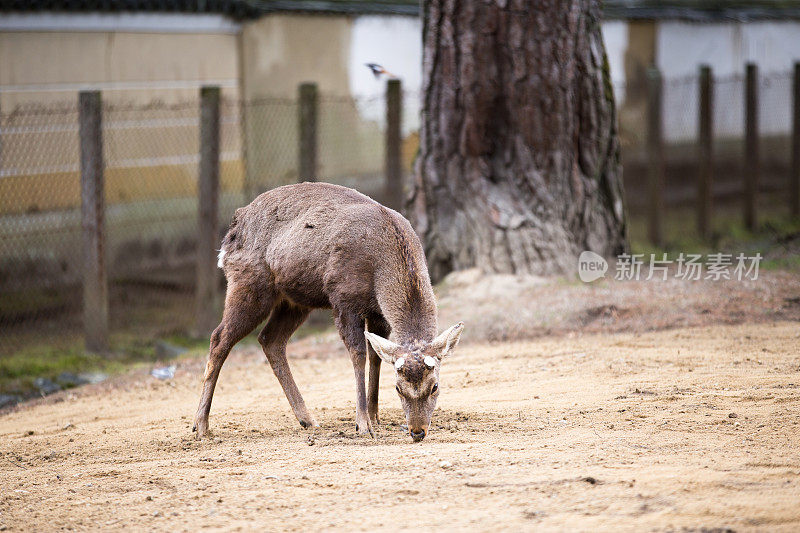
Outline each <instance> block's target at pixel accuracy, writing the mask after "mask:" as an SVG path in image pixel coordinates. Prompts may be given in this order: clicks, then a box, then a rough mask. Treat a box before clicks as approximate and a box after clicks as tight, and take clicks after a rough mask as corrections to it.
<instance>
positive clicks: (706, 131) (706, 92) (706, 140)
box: [697, 65, 714, 240]
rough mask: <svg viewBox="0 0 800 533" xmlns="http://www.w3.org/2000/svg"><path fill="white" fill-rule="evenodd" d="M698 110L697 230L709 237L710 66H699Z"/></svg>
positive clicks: (711, 174) (711, 176)
mask: <svg viewBox="0 0 800 533" xmlns="http://www.w3.org/2000/svg"><path fill="white" fill-rule="evenodd" d="M699 111H700V112H699V113H698V116H699V120H700V122H699V124H698V137H699V139H698V147H699V156H700V162H699V163H700V164H699V169H700V175H699V176H698V180H697V232H698V233H699V234H700V238H702V239H703V240H708V239H709V238H710V237H711V219H712V216H711V212H712V204H713V195H714V192H713V184H714V152H713V142H714V124H713V120H714V118H713V117H714V79H713V76H712V74H711V67H709V66H708V65H703V66H701V67H700V110H699Z"/></svg>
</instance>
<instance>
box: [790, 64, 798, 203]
mask: <svg viewBox="0 0 800 533" xmlns="http://www.w3.org/2000/svg"><path fill="white" fill-rule="evenodd" d="M792 95H793V96H792V100H793V102H794V118H793V120H792V176H791V185H790V186H789V191H790V192H791V196H792V198H791V204H790V205H791V210H792V211H791V212H792V216H794V217H800V61H798V62H797V63H795V64H794V84H793V87H792Z"/></svg>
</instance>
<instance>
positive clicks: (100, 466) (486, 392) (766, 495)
mask: <svg viewBox="0 0 800 533" xmlns="http://www.w3.org/2000/svg"><path fill="white" fill-rule="evenodd" d="M337 343H338V341H336V340H335V339H332V338H330V336H322V337H314V338H309V339H306V340H303V341H300V342H296V343H293V344H292V345H290V350H289V351H290V354H291V355H292V356H293V357H292V360H291V364H292V366H293V370H294V373H295V377H296V379H297V381H298V384H299V385H300V388H301V391H302V392H303V394H304V396H305V399H306V403H307V404H308V405H309V407H310V409H311V410H312V412H313V413H314V414H315V415H316V417H317V420H318V421H319V422H320V423H321V425H322V427H321V428H320V429H318V430H314V431H311V430H303V429H301V428H300V426H299V425H298V424H297V422H296V420H295V419H294V418H293V416H292V414H291V411H290V409H289V406H288V403H287V401H286V399H285V398H284V397H283V394H282V392H281V390H280V387H279V385H278V383H277V380H275V378H274V377H273V376H272V374H271V371H270V369H269V366H268V365H266V364H265V363H264V360H263V355H261V354H260V353H259V352H258V351H257V350H256V349H255V348H252V347H244V348H242V349H239V350H237V351H236V352H235V353H234V354H232V356H231V358H230V359H229V360H228V362H227V363H226V365H225V367H224V369H223V371H222V375H221V378H220V384H219V387H218V389H217V395H216V397H215V401H214V406H213V408H212V411H211V428H212V431H213V438H212V439H210V440H207V441H203V442H197V441H195V440H194V439H193V436H192V433H191V428H190V426H191V421H192V415H193V412H194V409H195V406H196V402H197V400H198V394H199V377H200V375H201V372H202V365H203V362H202V361H201V360H199V359H197V358H195V359H187V360H183V361H181V362H180V363H179V368H178V372H177V374H176V376H175V378H174V379H173V380H170V381H159V380H157V379H155V378H152V377H150V376H149V375H147V373H146V370H141V371H138V372H136V373H133V374H130V375H127V376H123V377H120V378H117V379H115V380H113V381H111V382H108V383H104V384H100V385H93V386H88V387H83V388H81V389H78V390H75V391H73V392H65V393H59V394H58V395H55V396H52V397H48V398H45V399H43V400H40V401H38V402H33V403H27V404H23V405H22V406H20V407H18V408H17V409H16V410H15V411H14V412H11V413H6V414H4V415H2V416H0V444H1V448H2V457H0V476H1V477H2V480H3V481H2V497H1V499H0V526H2V527H5V528H7V529H8V530H13V531H32V530H36V531H49V530H59V529H76V530H86V529H114V530H119V529H133V530H186V531H189V530H197V529H200V528H209V529H213V530H237V529H241V530H295V531H317V530H334V529H336V530H338V529H352V530H398V529H399V530H411V529H419V528H422V529H423V530H430V529H447V530H452V529H461V530H463V529H467V528H474V529H481V530H489V531H492V530H509V529H522V530H533V529H548V530H554V529H555V530H584V531H585V530H590V529H598V528H599V529H603V530H615V531H619V530H636V531H645V530H657V531H710V530H719V531H723V530H727V529H728V528H730V529H732V530H737V531H739V530H784V531H790V530H794V531H797V530H798V529H800V453H798V452H799V451H800V444H798V443H800V394H798V392H799V389H800V373H799V372H800V328H798V323H797V322H795V321H787V320H776V321H772V322H769V321H762V322H760V323H758V324H741V325H715V326H699V327H688V328H687V327H683V328H676V329H670V330H663V331H655V332H643V333H611V334H608V333H601V334H586V335H584V334H580V333H577V334H566V335H563V336H559V337H545V338H542V339H539V340H534V341H523V342H504V343H494V344H485V343H476V342H472V343H469V342H466V343H465V344H464V345H463V346H460V347H459V348H458V350H457V352H456V354H455V355H453V356H452V357H450V358H448V360H446V361H445V364H444V366H443V369H442V378H441V379H442V382H441V387H442V393H441V395H440V403H439V407H438V409H437V412H436V414H435V416H434V421H433V424H432V428H431V433H430V435H429V437H428V438H426V439H425V440H424V441H423V442H422V443H420V444H412V443H411V441H410V439H409V438H408V437H407V436H405V435H404V434H403V432H402V431H401V429H400V424H401V423H402V415H401V411H400V405H399V401H398V399H397V398H396V395H395V393H394V391H393V384H392V375H391V372H390V369H388V368H387V369H384V372H383V376H382V383H381V394H382V397H381V409H382V411H381V413H382V419H383V420H382V424H381V427H380V430H379V434H378V437H377V438H376V439H374V440H373V439H370V438H365V437H359V436H357V435H356V432H355V429H354V422H353V420H354V396H355V394H354V387H353V378H352V368H351V365H350V362H349V360H348V359H347V358H345V357H341V356H340V355H341V352H340V350H339V348H338V347H337ZM321 353H323V354H324V353H330V354H331V356H330V357H320V356H319V355H320V354H321Z"/></svg>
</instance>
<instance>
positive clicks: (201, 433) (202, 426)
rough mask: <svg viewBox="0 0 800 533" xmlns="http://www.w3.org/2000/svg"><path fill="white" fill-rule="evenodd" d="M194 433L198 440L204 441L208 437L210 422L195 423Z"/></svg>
mask: <svg viewBox="0 0 800 533" xmlns="http://www.w3.org/2000/svg"><path fill="white" fill-rule="evenodd" d="M192 431H194V432H195V433H194V438H195V439H196V440H202V439H203V438H204V437H206V436H207V435H208V422H202V421H201V422H195V423H194V426H193V427H192Z"/></svg>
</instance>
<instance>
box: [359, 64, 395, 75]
mask: <svg viewBox="0 0 800 533" xmlns="http://www.w3.org/2000/svg"><path fill="white" fill-rule="evenodd" d="M364 64H365V65H366V66H367V68H369V69H370V70H371V71H372V74H373V75H374V76H375V78H376V79H378V78H380V77H381V74H385V75H386V76H387V77H389V78H392V79H397V76H395V75H394V74H392V73H391V72H389V71H388V70H386V69H385V68H383V67H382V66H380V65H379V64H377V63H364Z"/></svg>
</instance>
